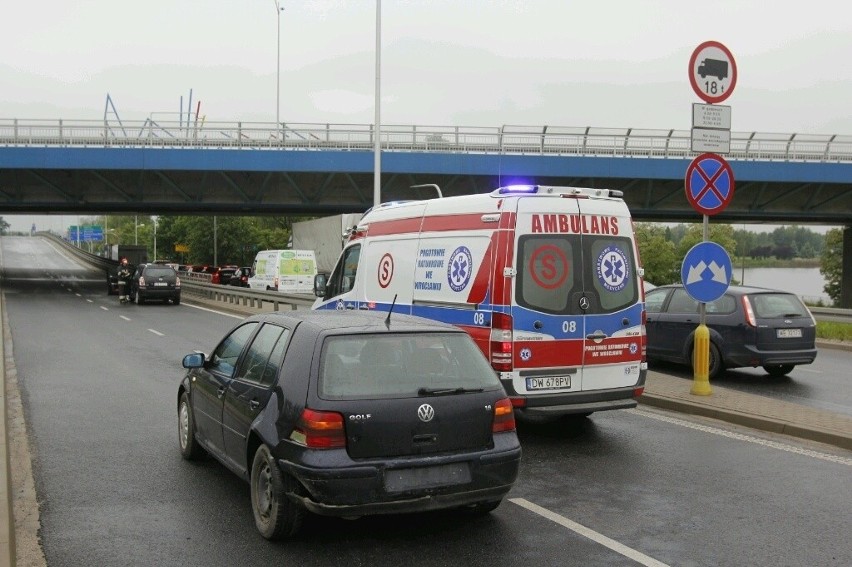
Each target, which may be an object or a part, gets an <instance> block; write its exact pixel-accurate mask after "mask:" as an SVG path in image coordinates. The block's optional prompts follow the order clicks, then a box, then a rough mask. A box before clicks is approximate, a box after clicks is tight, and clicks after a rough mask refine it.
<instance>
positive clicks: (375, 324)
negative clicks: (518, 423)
mask: <svg viewBox="0 0 852 567" xmlns="http://www.w3.org/2000/svg"><path fill="white" fill-rule="evenodd" d="M183 366H184V367H185V368H187V372H186V375H185V377H184V379H183V381H182V382H181V384H180V387H179V388H178V392H177V411H178V431H179V441H180V450H181V453H182V454H183V456H184V457H185V458H187V459H193V458H196V457H199V456H202V455H203V454H204V453H205V452H206V453H209V454H211V455H213V456H214V457H215V458H216V459H218V460H219V461H221V462H222V463H223V464H224V465H225V466H227V467H228V468H230V469H231V470H232V471H234V472H235V473H237V474H238V475H240V476H241V477H243V478H244V479H245V480H247V481H249V483H250V485H251V490H250V493H251V505H252V510H253V512H254V518H255V524H256V525H257V528H258V530H259V531H260V533H261V534H262V535H263V536H264V537H266V538H269V539H275V538H279V537H284V536H290V535H293V534H294V533H295V532H296V531H297V530H298V529H299V526H300V524H301V521H302V517H303V515H304V513H305V511H310V512H313V513H316V514H321V515H331V516H346V517H352V516H362V515H368V514H389V513H402V512H420V511H426V510H436V509H442V508H460V509H464V510H468V511H473V512H479V513H487V512H490V511H491V510H493V509H494V508H496V507H497V506H498V505H499V504H500V502H501V501H502V499H503V498H504V496H505V495H506V494H507V493H508V492H509V490H510V489H511V487H512V485H513V483H514V482H515V479H516V478H517V475H518V467H519V463H520V457H521V448H520V444H519V442H518V437H517V434H516V432H515V419H514V414H513V411H512V405H511V403H510V401H509V399H508V398H507V397H506V393H505V391H504V390H503V386H502V385H501V384H500V381H499V380H498V379H497V376H496V375H495V374H494V371H493V370H492V369H491V367H490V365H489V364H488V362H487V360H486V359H485V357H484V356H483V355H482V353H481V351H480V350H479V348H478V347H477V346H476V344H475V343H474V342H473V341H472V339H470V337H469V336H468V334H467V333H465V332H464V331H462V330H461V329H459V328H457V327H454V326H451V325H445V324H442V323H437V322H434V321H428V320H425V319H419V318H416V317H409V316H405V315H397V314H392V315H390V317H388V316H387V314H386V313H375V312H360V311H355V312H353V311H342V312H334V311H293V312H289V313H270V314H264V315H256V316H253V317H250V318H248V319H246V320H245V321H243V322H241V323H239V324H238V325H237V326H236V327H235V328H234V329H232V330H231V331H230V332H229V333H228V334H227V335H226V336H225V337H224V338H223V339H222V341H221V342H220V343H219V344H218V345H217V346H216V347H215V348H214V349H213V351H212V352H211V354H210V355H209V356H205V355H204V354H199V353H195V354H189V355H187V356H186V357H184V359H183Z"/></svg>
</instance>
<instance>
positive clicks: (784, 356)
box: [722, 345, 817, 368]
mask: <svg viewBox="0 0 852 567" xmlns="http://www.w3.org/2000/svg"><path fill="white" fill-rule="evenodd" d="M816 356H817V349H816V348H809V349H801V350H758V349H757V347H755V346H754V345H743V347H742V350H738V351H736V352H729V353H725V355H723V357H722V358H723V359H724V361H725V366H726V367H728V368H738V367H744V366H768V365H773V364H793V365H796V364H811V363H812V362H813V361H814V360H816Z"/></svg>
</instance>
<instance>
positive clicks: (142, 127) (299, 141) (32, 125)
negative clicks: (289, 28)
mask: <svg viewBox="0 0 852 567" xmlns="http://www.w3.org/2000/svg"><path fill="white" fill-rule="evenodd" d="M373 136H374V129H373V125H372V124H319V123H316V124H313V123H282V124H281V125H280V126H278V127H276V125H275V124H274V123H272V124H270V123H260V122H206V121H203V120H202V121H198V122H195V123H186V122H175V121H169V122H163V121H161V122H157V121H154V120H152V119H147V120H144V121H135V122H127V121H124V122H118V121H115V120H104V121H101V120H64V119H59V120H36V119H33V120H27V119H17V118H13V119H0V146H7V147H8V146H37V147H151V148H190V149H193V148H196V149H197V148H204V149H216V148H222V149H270V150H275V149H288V150H306V151H310V150H328V149H330V150H352V151H366V150H372V148H373V139H374V138H373ZM381 145H382V150H383V151H391V152H392V151H397V152H441V153H486V154H518V155H554V156H571V155H582V156H609V157H644V158H663V159H665V158H687V157H691V156H694V155H695V153H694V152H692V151H691V150H690V131H689V130H675V129H672V130H651V129H634V128H593V127H563V126H516V125H503V126H497V127H477V126H417V125H396V124H383V125H382V128H381ZM727 156H728V157H729V158H730V159H734V160H762V161H765V160H779V161H815V162H852V135H818V134H777V133H761V132H732V133H731V151H730V152H729V153H728V154H727Z"/></svg>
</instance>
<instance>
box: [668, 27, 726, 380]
mask: <svg viewBox="0 0 852 567" xmlns="http://www.w3.org/2000/svg"><path fill="white" fill-rule="evenodd" d="M689 83H690V85H692V90H693V91H695V94H697V95H698V97H699V98H700V99H701V100H703V101H704V102H706V103H707V104H693V105H692V135H691V143H690V148H691V149H692V151H694V152H704V153H702V154H700V155H699V156H698V157H696V158H695V159H693V160H692V163H690V164H689V167H687V169H686V176H685V178H684V188H685V189H686V199H687V200H688V201H689V204H690V205H691V206H692V208H693V209H695V210H696V211H698V212H699V213H700V214H702V215H703V216H704V235H703V236H704V241H703V242H701V243H699V244H696V245H695V246H693V247H692V248H691V249H690V250H689V252H687V254H686V256H685V257H684V259H683V264H682V265H681V269H680V276H681V280H682V281H683V286H684V289H686V292H687V293H688V294H689V295H690V296H691V297H692V298H693V299H695V300H696V301H699V302H701V304H700V305H701V307H700V312H699V313H700V318H701V320H700V323H699V325H698V328H696V329H695V339H694V342H693V363H692V367H693V373H694V381H693V386H692V390H691V393H692V394H695V395H699V396H709V395H710V394H711V393H712V390H711V389H710V380H709V377H708V373H709V366H710V331H709V329H707V325H706V322H707V305H706V304H707V303H708V302H711V301H715V300H717V299H719V298H720V297H722V295H723V294H724V293H725V291H726V290H727V289H728V286H729V285H730V284H731V272H732V266H731V258H730V256H728V253H727V252H726V251H725V249H724V248H722V247H721V246H719V245H718V244H716V243H715V242H709V236H710V234H709V233H710V227H709V216H711V215H715V214H717V213H720V212H722V211H723V210H724V209H725V208H726V207H727V206H728V204H729V203H730V202H731V199H733V197H734V172H733V170H732V169H731V166H730V165H729V164H728V162H727V161H726V160H725V158H723V157H722V156H720V155H718V154H723V153H724V154H726V153H728V152H730V151H731V107H730V106H714V105H716V104H717V103H720V102H723V101H724V100H726V99H727V98H728V97H729V96H731V95H732V94H733V92H734V87H736V85H737V63H736V61H735V60H734V56H733V54H731V52H730V50H729V49H728V48H727V47H725V46H724V45H722V44H721V43H719V42H718V41H705V42H704V43H702V44H701V45H699V46H698V47H696V48H695V51H693V52H692V56H691V57H690V58H689ZM713 152H716V153H713Z"/></svg>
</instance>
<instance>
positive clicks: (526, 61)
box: [0, 0, 852, 230]
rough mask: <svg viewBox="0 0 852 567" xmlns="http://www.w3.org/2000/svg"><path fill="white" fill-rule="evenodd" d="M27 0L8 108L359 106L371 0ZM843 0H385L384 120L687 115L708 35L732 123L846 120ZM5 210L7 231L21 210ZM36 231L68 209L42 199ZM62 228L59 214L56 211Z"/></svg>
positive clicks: (5, 75) (370, 78)
mask: <svg viewBox="0 0 852 567" xmlns="http://www.w3.org/2000/svg"><path fill="white" fill-rule="evenodd" d="M281 5H282V6H283V7H284V11H283V12H281V15H280V26H281V33H280V41H281V50H280V84H281V93H280V101H279V100H278V99H277V97H276V78H277V77H278V72H277V60H276V44H277V40H278V33H277V27H276V26H277V23H278V22H277V18H278V16H277V13H276V8H275V2H274V0H203V1H202V0H145V1H144V2H133V3H130V2H125V1H121V0H74V1H72V2H69V1H68V0H62V1H60V0H37V1H32V2H24V1H9V2H4V4H3V6H2V8H0V16H1V17H0V21H2V22H3V31H2V33H0V53H3V54H4V57H3V58H2V59H0V93H2V95H1V97H0V105H2V106H0V108H2V111H0V119H9V118H19V119H35V118H39V119H59V118H63V119H66V120H70V119H92V120H101V119H103V117H104V110H105V101H106V95H107V93H109V94H110V96H111V98H112V100H113V101H114V104H115V109H116V111H117V113H118V115H119V117H120V118H121V119H122V120H124V121H128V120H143V119H145V118H147V117H149V116H154V117H155V118H156V119H158V120H166V119H168V118H169V117H174V118H175V119H176V118H177V115H178V112H179V111H180V109H181V97H183V105H184V108H186V107H187V106H188V104H189V96H190V90H191V91H192V102H193V109H195V108H196V104H197V103H198V102H199V101H200V103H201V107H200V114H201V115H203V116H204V117H205V120H206V121H225V122H234V121H237V120H242V121H262V122H273V121H274V120H275V115H276V103H278V104H280V117H281V120H282V121H285V122H302V123H306V122H315V123H338V124H340V123H357V124H368V123H372V122H373V118H374V99H375V84H376V77H375V70H376V66H375V45H376V4H375V0H347V1H344V0H281ZM844 5H845V3H843V2H841V1H839V0H838V1H828V0H809V1H807V2H802V1H788V0H776V1H772V2H769V1H766V0H760V1H758V0H736V1H734V0H732V1H727V0H723V1H719V0H717V1H713V2H700V1H695V0H653V1H652V0H592V1H590V0H582V1H574V0H384V2H382V15H381V36H382V50H381V94H382V98H381V119H382V123H384V124H416V125H424V126H428V125H440V126H500V125H503V124H509V125H528V126H542V125H553V126H595V127H611V128H624V129H626V128H651V129H661V130H663V129H665V130H668V129H672V128H675V129H688V128H689V127H690V125H691V104H692V103H693V102H700V100H699V99H698V98H697V96H696V95H695V94H694V93H693V92H692V89H691V87H690V84H689V78H688V71H687V68H688V62H689V57H690V55H691V53H692V51H693V50H694V49H695V48H696V47H697V46H698V45H699V44H700V43H702V42H704V41H707V40H716V41H719V42H721V43H723V44H724V45H725V46H727V47H728V48H729V49H730V51H731V52H732V53H733V55H734V57H735V59H736V63H737V69H738V79H737V85H736V89H735V92H734V93H733V95H732V96H731V97H730V98H729V99H728V100H726V101H725V102H724V104H726V105H730V106H731V107H732V129H733V130H735V131H746V132H750V131H759V132H774V133H794V132H800V133H809V134H844V135H850V134H852V65H850V64H849V61H850V56H852V19H850V18H849V17H847V12H848V8H844ZM3 217H4V218H5V219H6V220H7V221H8V222H11V223H12V225H13V226H12V228H13V230H20V229H28V228H29V226H30V223H31V222H32V221H33V220H34V219H35V217H32V216H28V217H25V216H22V217H11V216H8V215H3ZM36 220H37V221H39V222H40V223H41V224H40V225H39V226H38V228H39V229H43V228H44V229H46V228H51V227H52V225H54V224H55V225H62V226H63V227H64V226H66V225H68V224H75V223H76V219H75V218H74V217H69V216H67V215H66V216H65V217H63V218H60V217H48V218H43V217H39V218H38V219H36ZM56 230H62V228H56Z"/></svg>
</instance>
